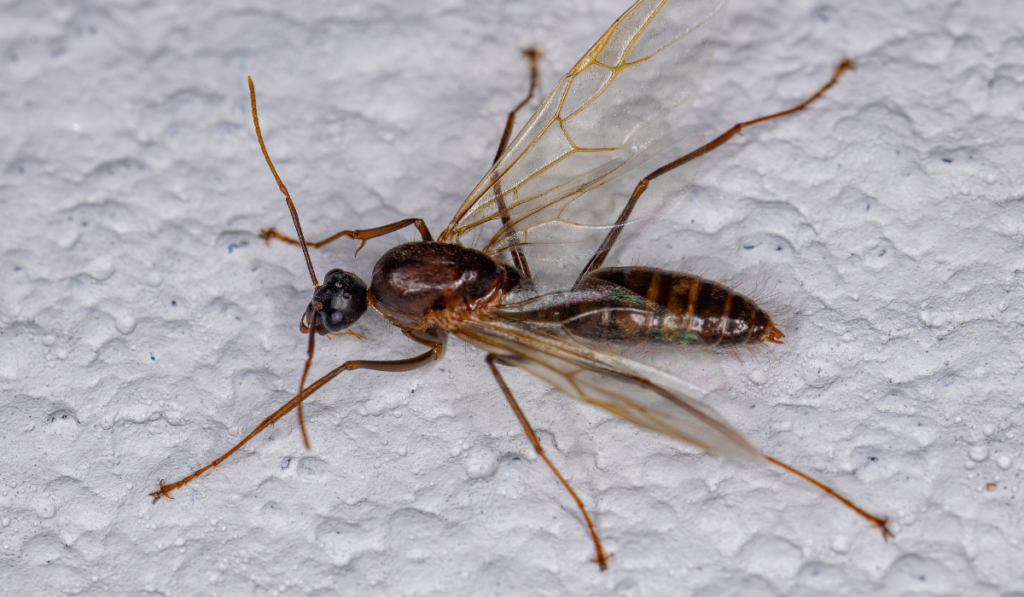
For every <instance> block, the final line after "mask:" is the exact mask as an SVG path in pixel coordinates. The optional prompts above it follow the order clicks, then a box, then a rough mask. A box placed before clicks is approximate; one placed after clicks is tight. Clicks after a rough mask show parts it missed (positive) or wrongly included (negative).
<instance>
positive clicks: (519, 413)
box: [487, 355, 609, 571]
mask: <svg viewBox="0 0 1024 597" xmlns="http://www.w3.org/2000/svg"><path fill="white" fill-rule="evenodd" d="M496 361H501V359H500V358H499V357H495V356H494V355H487V366H488V367H490V368H491V373H492V374H493V375H494V379H495V380H497V382H498V386H499V387H501V391H502V393H504V394H505V398H506V399H507V400H508V404H509V406H511V407H512V412H514V413H515V414H516V418H517V419H519V424H520V425H522V426H523V431H525V432H526V437H527V438H529V440H530V443H531V444H533V449H534V450H536V451H537V455H538V456H540V457H541V458H543V459H544V462H546V463H547V464H548V467H549V468H550V469H551V472H553V473H555V476H556V477H558V480H559V481H561V482H562V485H564V486H565V489H566V490H568V492H569V495H571V496H572V499H574V500H575V501H576V505H577V506H578V507H579V509H580V512H582V513H583V520H585V521H586V522H587V528H588V529H589V530H590V538H591V539H593V541H594V549H595V550H596V551H597V558H596V559H595V561H596V562H597V565H598V566H600V568H601V570H602V571H604V570H607V569H608V557H609V556H606V555H605V554H604V548H602V547H601V539H600V538H598V536H597V530H595V529H594V523H593V521H591V520H590V514H588V513H587V508H586V506H584V505H583V500H581V499H580V497H579V496H578V495H576V492H575V491H573V489H572V486H570V485H569V482H568V481H566V480H565V477H563V476H562V473H560V472H558V469H557V468H555V465H554V464H552V463H551V460H549V459H548V456H547V454H545V453H544V448H542V447H541V445H540V440H539V439H537V434H536V433H534V431H533V427H531V426H530V422H529V421H527V420H526V415H525V414H523V409H521V408H519V404H518V403H517V402H516V399H515V398H513V397H512V392H511V391H510V390H509V389H508V385H507V384H505V380H504V379H503V378H502V377H501V373H499V372H498V367H497V365H496V364H495V362H496Z"/></svg>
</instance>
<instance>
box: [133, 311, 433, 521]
mask: <svg viewBox="0 0 1024 597" xmlns="http://www.w3.org/2000/svg"><path fill="white" fill-rule="evenodd" d="M428 332H429V330H428ZM408 336H409V337H410V338H412V339H413V340H416V341H417V342H420V343H421V344H426V345H428V346H430V350H428V351H427V352H425V353H423V354H421V355H419V356H415V357H412V358H408V359H399V360H395V361H348V362H346V363H345V364H343V365H342V366H340V367H338V368H336V369H334V370H333V371H331V372H330V373H328V374H327V375H324V376H323V377H321V378H320V379H318V380H316V381H315V382H313V383H312V384H310V386H309V387H308V388H306V389H304V390H302V391H301V392H299V393H298V394H297V395H296V396H295V397H294V398H292V399H291V400H289V401H288V402H286V403H285V404H284V406H282V407H281V408H279V409H277V410H276V411H274V414H272V415H270V416H269V417H267V418H266V419H263V421H262V422H261V423H260V424H259V425H257V426H256V428H255V429H253V430H252V431H251V432H250V433H249V435H247V436H245V437H244V438H242V441H240V442H238V443H237V444H235V446H234V447H233V448H231V449H230V450H228V451H227V452H225V453H223V454H221V455H220V456H218V457H217V459H216V460H214V461H213V462H211V463H210V464H208V465H206V466H204V467H203V468H201V469H199V470H197V471H196V472H194V473H192V474H191V475H189V476H187V477H184V478H182V479H179V480H178V481H175V482H174V483H171V484H170V485H164V482H163V481H160V489H159V490H157V491H154V492H153V493H150V494H149V495H151V496H153V502H154V503H156V501H157V500H159V499H160V498H162V497H164V496H167V497H168V498H170V497H171V492H172V491H174V490H176V489H180V488H182V487H184V486H185V485H187V484H189V483H190V482H192V481H193V480H194V479H195V478H196V477H198V476H199V475H202V474H203V473H205V472H206V471H208V470H210V469H212V468H213V467H215V466H217V465H218V464H220V463H222V462H224V461H225V460H227V458H228V457H229V456H231V455H232V454H234V453H235V452H237V451H238V449H239V448H241V447H242V446H244V445H245V444H246V443H247V442H248V441H249V440H251V439H252V438H254V437H256V435H257V434H258V433H259V432H260V431H263V430H264V429H266V428H267V427H269V426H271V425H273V424H274V423H276V422H277V421H278V420H279V419H280V418H281V417H283V416H285V415H286V414H288V413H289V412H291V411H292V410H293V409H295V408H296V407H298V406H299V405H300V404H302V401H303V400H305V399H306V398H309V397H310V396H311V395H312V394H313V393H314V392H316V391H317V390H319V389H320V388H321V387H322V386H323V385H324V384H326V383H327V382H329V381H331V380H332V379H334V378H335V377H337V376H338V375H339V374H341V373H342V372H344V371H354V370H356V369H370V370H373V371H386V372H389V373H398V372H402V371H412V370H413V369H419V368H420V367H423V366H425V365H427V364H429V363H431V362H433V361H435V360H437V359H438V358H440V357H441V353H442V352H443V351H444V340H443V338H442V337H441V335H440V334H437V333H436V332H433V333H430V334H428V333H426V332H423V333H420V334H419V335H412V334H408Z"/></svg>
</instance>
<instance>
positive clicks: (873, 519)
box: [762, 454, 893, 541]
mask: <svg viewBox="0 0 1024 597" xmlns="http://www.w3.org/2000/svg"><path fill="white" fill-rule="evenodd" d="M762 456H764V459H765V460H767V461H768V462H770V463H772V464H774V465H776V466H778V467H781V468H783V469H785V470H787V471H789V472H791V473H793V474H794V475H796V476H798V477H800V478H801V479H804V480H805V481H808V482H809V483H812V484H814V485H815V486H816V487H817V488H818V489H820V490H822V491H824V492H825V493H827V494H829V495H830V496H832V497H834V498H836V499H837V500H839V501H840V502H842V503H843V505H844V506H846V507H847V508H849V509H851V510H853V511H854V512H856V513H857V514H860V515H861V516H863V517H864V518H866V519H867V520H868V522H870V523H871V524H873V525H875V526H876V527H878V529H879V530H880V531H882V538H883V539H885V540H886V541H888V540H889V537H892V536H893V535H892V531H890V530H889V517H887V516H875V515H874V514H870V513H868V512H867V511H865V510H864V509H862V508H861V507H860V506H858V505H857V504H854V503H853V502H851V501H850V500H849V499H847V498H845V497H843V496H842V495H841V494H840V493H839V492H837V491H836V490H834V489H832V488H831V487H829V486H828V485H825V484H824V483H822V482H821V481H819V480H817V479H815V478H814V477H812V476H810V475H808V474H807V473H804V472H802V471H799V470H797V469H795V468H793V467H791V466H789V465H788V464H786V463H785V462H781V461H779V460H776V459H774V458H772V457H771V456H768V455H766V454H762Z"/></svg>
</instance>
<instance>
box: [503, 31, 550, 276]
mask: <svg viewBox="0 0 1024 597" xmlns="http://www.w3.org/2000/svg"><path fill="white" fill-rule="evenodd" d="M523 56H526V58H527V59H529V61H530V90H529V91H528V92H527V93H526V97H525V98H523V101H521V102H519V105H517V106H516V107H515V108H513V109H512V111H511V112H509V113H508V119H507V120H506V121H505V132H503V133H502V134H501V141H500V142H499V143H498V151H497V152H495V154H494V162H493V163H494V164H497V163H498V160H499V159H500V158H501V154H502V153H504V152H505V147H506V146H507V145H508V142H509V138H510V137H511V136H512V127H513V126H514V125H515V122H516V113H517V112H519V110H521V109H522V108H523V106H525V105H526V104H528V103H529V102H530V100H531V99H533V94H534V92H535V91H536V90H537V59H538V58H540V52H539V51H538V50H536V49H535V48H529V49H526V50H523ZM494 194H495V195H497V197H498V213H499V214H501V224H502V225H503V226H507V225H508V223H509V221H511V218H510V217H509V215H508V211H507V208H506V206H505V197H503V196H502V194H501V187H500V186H499V185H497V184H496V185H495V187H494ZM512 265H514V266H515V267H516V269H518V270H519V271H521V272H523V274H525V275H526V277H527V278H530V277H531V275H530V266H529V264H528V263H526V255H524V254H523V252H522V251H521V250H519V248H518V247H513V248H512Z"/></svg>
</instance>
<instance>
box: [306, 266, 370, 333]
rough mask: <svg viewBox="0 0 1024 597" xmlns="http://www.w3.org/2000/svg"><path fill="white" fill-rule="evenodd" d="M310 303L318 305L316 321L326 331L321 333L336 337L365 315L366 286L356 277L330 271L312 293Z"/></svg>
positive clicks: (342, 272)
mask: <svg viewBox="0 0 1024 597" xmlns="http://www.w3.org/2000/svg"><path fill="white" fill-rule="evenodd" d="M313 302H314V303H319V304H320V305H321V307H320V313H319V316H318V317H317V320H318V321H317V323H319V324H320V325H321V326H322V327H323V329H324V330H325V331H324V332H321V333H331V334H336V333H338V332H340V331H342V330H344V329H346V328H348V327H349V326H351V325H352V324H354V323H355V322H357V321H359V318H360V317H362V316H363V313H366V282H363V280H362V279H361V278H359V276H356V275H355V274H351V273H349V272H346V271H344V270H340V269H332V270H331V271H329V272H327V275H326V276H325V277H324V282H323V284H321V285H320V287H319V288H317V289H316V290H315V291H314V292H313Z"/></svg>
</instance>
